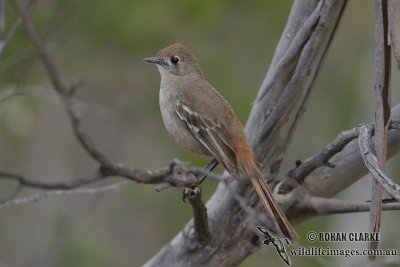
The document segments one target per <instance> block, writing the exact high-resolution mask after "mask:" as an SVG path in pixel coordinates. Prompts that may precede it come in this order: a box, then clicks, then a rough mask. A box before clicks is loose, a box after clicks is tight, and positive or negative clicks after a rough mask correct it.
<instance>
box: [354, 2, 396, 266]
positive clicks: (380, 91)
mask: <svg viewBox="0 0 400 267" xmlns="http://www.w3.org/2000/svg"><path fill="white" fill-rule="evenodd" d="M387 12H388V7H387V0H375V12H374V13H375V86H374V93H375V136H374V141H375V155H376V158H377V163H378V167H380V169H384V165H385V161H386V150H387V131H388V125H387V124H388V122H389V118H390V86H389V81H390V46H389V45H388V37H389V32H388V30H389V23H388V13H387ZM359 140H360V141H361V138H360V139H359ZM360 147H361V146H360ZM382 194H383V191H382V184H381V183H378V181H377V180H373V181H372V188H371V211H370V217H369V231H370V232H379V229H380V225H381V216H382V209H381V205H382V201H381V199H382ZM369 248H370V249H376V248H378V242H376V241H371V242H370V243H369ZM370 259H371V260H373V259H375V256H370Z"/></svg>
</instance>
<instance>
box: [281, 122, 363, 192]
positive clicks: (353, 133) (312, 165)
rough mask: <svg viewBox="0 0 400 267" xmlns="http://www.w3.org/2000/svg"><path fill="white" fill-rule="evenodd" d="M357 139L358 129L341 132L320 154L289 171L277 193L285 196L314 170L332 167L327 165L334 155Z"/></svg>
mask: <svg viewBox="0 0 400 267" xmlns="http://www.w3.org/2000/svg"><path fill="white" fill-rule="evenodd" d="M356 138H358V127H356V128H353V129H350V130H347V131H343V132H341V133H340V134H339V135H338V136H337V137H336V138H335V140H333V141H332V142H331V143H330V144H328V145H327V146H326V147H324V148H323V149H322V150H321V152H319V153H318V154H316V155H315V156H313V157H311V158H309V159H306V160H305V161H303V162H301V163H300V164H299V165H298V166H297V167H295V168H293V169H291V170H289V171H288V173H287V175H286V176H287V179H285V180H284V181H283V182H282V184H281V185H280V186H279V190H278V193H279V194H286V193H288V192H290V191H291V190H292V189H294V188H295V187H296V186H298V185H300V184H302V183H303V182H304V179H305V178H306V177H307V176H308V175H309V174H310V173H311V172H312V171H314V170H315V169H317V168H319V167H322V166H327V167H333V166H332V165H331V164H329V160H330V159H331V158H332V157H333V156H334V155H336V154H337V153H338V152H340V151H342V149H343V148H344V147H345V146H346V145H347V144H348V143H349V142H350V141H352V140H354V139H356Z"/></svg>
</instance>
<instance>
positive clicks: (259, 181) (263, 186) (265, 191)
mask: <svg viewBox="0 0 400 267" xmlns="http://www.w3.org/2000/svg"><path fill="white" fill-rule="evenodd" d="M238 152H239V151H238ZM236 155H237V156H241V158H239V162H240V163H241V165H242V167H243V169H244V171H245V175H246V176H249V177H250V179H251V183H252V184H253V187H254V189H255V190H256V192H257V194H258V196H259V198H260V199H261V201H262V203H263V204H264V207H265V209H266V210H267V212H268V215H269V216H270V217H271V219H275V220H276V222H277V224H278V226H279V228H280V230H281V231H282V233H283V234H284V235H286V237H288V238H290V239H291V240H293V241H295V240H297V239H298V238H299V235H298V234H297V233H296V230H295V229H294V228H293V226H292V225H291V224H290V222H289V220H288V219H287V218H286V216H285V214H284V213H283V211H282V210H281V208H280V207H279V205H278V204H277V203H276V201H275V200H274V197H273V195H272V192H271V190H270V189H269V187H268V185H267V182H266V181H265V180H264V178H263V176H262V174H261V172H260V169H259V168H258V166H257V163H256V161H255V158H254V155H253V152H252V151H251V150H250V148H248V147H242V148H241V151H240V152H239V153H236Z"/></svg>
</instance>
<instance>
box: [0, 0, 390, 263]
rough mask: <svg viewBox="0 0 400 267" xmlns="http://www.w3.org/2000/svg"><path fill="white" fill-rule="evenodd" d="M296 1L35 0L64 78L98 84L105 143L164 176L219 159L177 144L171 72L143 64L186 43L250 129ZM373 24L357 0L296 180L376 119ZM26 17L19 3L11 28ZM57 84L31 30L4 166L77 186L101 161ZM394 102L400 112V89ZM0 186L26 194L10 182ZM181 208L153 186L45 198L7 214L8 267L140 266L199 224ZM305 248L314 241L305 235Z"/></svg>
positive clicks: (1, 113) (93, 123)
mask: <svg viewBox="0 0 400 267" xmlns="http://www.w3.org/2000/svg"><path fill="white" fill-rule="evenodd" d="M291 4H292V1H261V0H256V1H239V0H236V1H227V0H224V1H210V0H207V1H200V0H193V1H184V0H170V1H161V0H149V1H132V0H114V1H94V0H86V1H78V0H57V1H54V0H43V1H38V3H37V4H35V7H34V10H33V14H32V16H33V19H34V22H35V26H36V27H37V29H38V31H39V32H40V35H41V36H42V38H43V39H44V40H45V41H46V43H47V47H48V48H49V50H50V51H51V55H52V57H53V58H54V60H55V61H56V64H57V66H58V68H59V71H60V73H61V75H62V78H63V80H64V82H65V83H66V84H73V83H75V82H77V81H83V82H84V83H83V85H82V86H81V87H80V89H79V90H78V92H77V104H78V106H79V111H80V113H82V116H83V117H84V127H85V129H86V130H87V131H89V133H90V134H91V136H92V137H93V138H94V140H95V142H96V144H97V145H98V146H99V147H100V148H101V149H102V151H104V152H106V153H107V154H108V155H109V156H110V157H112V158H113V159H115V160H116V161H121V162H124V163H126V164H131V165H132V166H135V167H138V168H143V169H153V168H158V167H160V166H165V165H167V164H168V163H169V162H171V160H172V159H173V158H174V157H178V158H180V159H181V160H184V161H190V162H191V163H192V164H194V165H203V164H205V163H206V162H207V160H205V159H202V158H198V157H196V156H193V155H191V154H190V153H188V152H186V151H184V150H182V149H180V148H178V147H177V146H176V145H175V144H174V143H173V142H172V141H171V140H170V139H169V138H168V136H167V133H166V131H165V130H164V128H163V125H162V121H161V117H160V114H159V110H158V88H159V74H158V72H157V70H156V69H155V68H154V66H151V65H148V64H145V63H143V62H142V58H144V57H146V56H151V55H154V54H155V53H156V52H157V50H159V49H161V48H163V47H165V46H167V45H169V44H171V43H174V42H182V43H184V44H185V45H187V46H188V47H189V48H190V49H191V50H192V51H193V52H194V53H195V54H196V55H197V56H198V58H199V60H200V63H201V65H202V67H203V70H204V72H205V74H206V77H207V80H208V81H209V82H211V84H213V85H214V86H215V87H216V88H217V89H218V90H219V91H220V92H221V93H222V94H223V95H224V96H225V97H226V98H227V99H228V101H229V102H230V103H231V105H232V106H233V108H234V109H235V111H236V113H237V114H238V117H239V118H240V120H241V121H242V122H243V123H245V121H246V118H247V117H248V114H249V112H250V108H251V102H252V101H253V99H254V98H255V96H256V93H257V90H258V88H259V86H260V84H261V82H262V80H263V78H264V75H265V73H266V71H267V69H268V64H269V62H270V61H271V58H272V55H273V51H274V48H275V46H276V44H277V43H278V41H279V38H280V34H281V32H282V30H283V28H284V26H285V22H286V19H287V16H288V14H289V11H290V6H291ZM372 17H373V12H372V6H371V3H369V2H368V3H366V2H365V1H360V0H359V1H350V3H349V7H348V10H347V11H346V12H345V14H344V20H343V21H342V23H341V25H340V26H339V29H338V33H337V34H336V36H335V39H334V40H333V42H332V47H331V48H330V50H329V51H328V54H327V57H326V59H325V61H324V64H323V67H322V69H321V71H320V75H319V76H318V78H317V80H316V82H315V84H314V88H313V93H312V95H311V97H310V100H309V103H308V105H307V112H306V113H305V115H304V118H303V119H302V120H301V122H300V124H299V126H298V130H297V132H296V134H295V136H294V140H293V143H292V144H291V146H290V148H289V151H288V153H287V157H286V158H285V162H284V164H283V167H282V170H283V171H285V170H287V169H288V168H289V167H291V166H293V163H294V162H295V160H297V159H303V158H306V157H308V156H310V155H312V154H314V153H315V152H317V151H318V150H319V149H321V148H322V147H323V146H324V145H325V144H326V143H327V142H329V141H330V140H331V139H333V138H334V137H335V136H336V135H337V134H338V133H339V132H340V131H341V130H344V129H347V128H350V127H353V126H354V125H357V124H358V123H360V122H363V121H368V120H371V119H372V118H373V101H372V96H373V94H372V84H373V81H372V79H373V77H372V71H373V19H372ZM15 20H16V15H15V13H14V11H13V10H12V8H11V6H7V20H6V26H7V29H10V28H11V26H12V24H13V23H14V21H15ZM49 86H50V85H49V82H48V80H47V78H46V75H45V73H44V72H43V69H42V68H41V66H40V64H39V63H38V62H37V60H36V58H35V57H34V53H33V51H32V49H31V47H30V45H29V42H28V41H27V40H26V38H25V36H24V33H23V31H22V29H21V28H19V30H18V31H17V33H16V35H15V36H14V38H13V40H12V41H11V43H10V44H9V45H8V46H7V48H6V50H5V51H4V53H3V54H2V55H1V57H0V96H1V97H3V96H4V95H5V94H7V93H9V92H11V91H12V90H14V89H16V88H17V90H19V91H20V92H22V93H23V96H18V97H14V98H12V99H9V100H6V101H3V102H1V105H0V125H1V127H0V140H1V141H0V150H1V151H3V153H1V154H0V165H2V166H7V167H9V168H10V169H16V170H19V171H20V172H22V173H26V174H29V175H30V176H32V177H37V178H38V179H42V180H48V181H65V180H68V179H71V180H72V179H76V178H78V177H80V176H82V174H85V173H88V172H90V171H91V170H93V169H94V168H95V167H96V165H95V163H93V162H92V161H91V160H90V158H89V157H88V156H87V155H86V154H85V152H84V151H83V150H82V149H81V148H80V147H79V145H78V144H77V143H76V140H75V139H74V137H73V135H72V132H71V129H70V126H69V122H68V120H67V119H66V118H65V114H64V111H63V109H62V107H61V106H60V103H59V101H58V100H57V97H56V96H55V95H54V94H53V93H52V91H51V90H50V88H49ZM393 98H394V102H395V103H397V102H398V94H397V93H396V92H394V94H393ZM219 170H220V171H222V169H219ZM394 171H397V173H398V169H395V168H394ZM0 186H2V188H6V189H10V188H12V185H10V184H8V183H7V184H6V183H3V182H1V183H0ZM215 186H216V183H215V182H214V181H207V182H206V183H205V184H204V188H203V190H204V192H203V195H204V198H205V199H207V198H208V197H209V196H210V195H211V194H212V192H213V190H214V188H215ZM363 186H364V185H362V184H361V182H360V183H358V188H365V190H367V191H365V190H364V189H363V190H358V191H357V192H361V194H360V196H364V199H365V198H366V197H365V196H367V195H368V194H369V189H368V187H365V186H364V187H363ZM351 190H353V189H348V190H347V192H345V193H343V194H342V195H341V196H342V197H347V198H353V197H354V196H356V194H355V193H354V191H351ZM366 192H367V193H366ZM25 193H30V191H29V192H25ZM349 196H351V197H349ZM180 198H181V194H180V191H179V189H176V188H174V189H169V190H166V191H164V192H162V193H155V191H154V189H153V187H152V186H149V185H137V184H132V185H130V186H128V187H126V188H124V189H123V190H121V192H119V193H110V194H104V195H98V196H85V197H81V196H79V197H64V198H56V199H45V200H42V201H40V202H39V203H36V204H32V205H27V206H16V207H13V208H10V209H7V210H0V213H1V217H2V220H0V236H2V238H1V239H0V248H1V249H0V266H2V264H3V263H4V264H5V266H42V267H46V266H58V267H62V266H75V267H79V266H138V265H140V264H143V263H144V262H145V261H146V260H148V259H149V258H150V257H151V256H152V255H154V254H155V253H156V252H157V251H158V250H159V249H160V248H161V247H162V246H163V245H164V244H165V243H166V242H168V241H169V240H170V239H171V238H173V236H174V235H175V234H176V233H177V232H178V231H179V229H181V228H182V227H183V226H184V224H185V223H186V222H187V221H188V220H189V219H190V217H191V210H190V207H189V206H188V205H187V204H184V203H182V201H181V199H180ZM348 218H350V217H348ZM360 218H361V219H360ZM364 218H365V217H360V216H358V215H352V217H351V220H354V221H356V222H357V223H360V222H362V223H363V224H364V223H365V219H364ZM357 223H353V224H357ZM353 224H351V223H349V222H348V221H346V219H345V218H344V217H341V216H330V217H324V218H316V219H312V220H309V221H307V222H305V223H303V224H301V225H299V226H298V227H297V229H298V230H299V232H300V234H301V235H302V236H304V235H305V233H306V232H307V231H310V230H314V231H323V230H325V231H326V230H327V229H329V230H330V231H334V230H336V231H349V230H348V228H346V225H347V226H349V225H353ZM332 229H333V230H332ZM365 229H366V228H365ZM383 229H384V230H385V231H389V232H390V231H391V229H393V228H390V225H389V226H388V225H386V228H383ZM353 230H354V229H353ZM391 242H392V243H391V244H398V243H396V241H391ZM397 242H398V241H397ZM300 245H310V244H309V243H307V242H306V240H305V239H304V240H303V239H302V240H301V242H300ZM327 245H333V244H327ZM21 251H24V252H26V253H22V254H21ZM270 259H271V260H270ZM330 260H331V259H330ZM292 261H293V262H294V265H296V266H320V262H321V259H319V258H317V259H314V258H307V257H303V258H300V257H297V258H292ZM332 261H333V262H337V263H340V262H344V261H341V259H333V260H332ZM269 262H271V263H273V264H274V266H275V264H276V266H284V264H283V263H282V262H281V261H280V259H279V258H278V257H277V256H276V254H275V252H274V251H271V249H268V248H265V249H264V248H263V249H262V250H261V251H260V252H259V253H257V254H256V255H254V256H252V257H249V258H248V259H246V260H245V262H243V263H242V265H241V266H264V265H265V264H267V263H269Z"/></svg>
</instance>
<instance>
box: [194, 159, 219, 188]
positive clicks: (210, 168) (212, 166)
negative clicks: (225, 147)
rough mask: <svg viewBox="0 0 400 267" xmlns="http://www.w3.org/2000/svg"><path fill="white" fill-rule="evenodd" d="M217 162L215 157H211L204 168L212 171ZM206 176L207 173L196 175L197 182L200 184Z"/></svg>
mask: <svg viewBox="0 0 400 267" xmlns="http://www.w3.org/2000/svg"><path fill="white" fill-rule="evenodd" d="M218 164H219V162H218V160H216V159H213V160H211V161H210V163H208V164H207V166H206V167H205V169H206V170H207V171H209V172H212V171H213V170H214V169H215V168H216V167H217V166H218ZM206 178H207V175H205V174H202V175H201V176H200V177H197V179H198V180H199V184H201V183H202V182H203V181H204V179H206Z"/></svg>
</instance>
